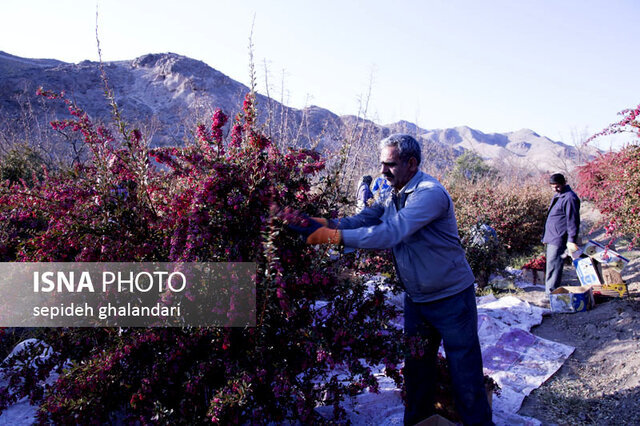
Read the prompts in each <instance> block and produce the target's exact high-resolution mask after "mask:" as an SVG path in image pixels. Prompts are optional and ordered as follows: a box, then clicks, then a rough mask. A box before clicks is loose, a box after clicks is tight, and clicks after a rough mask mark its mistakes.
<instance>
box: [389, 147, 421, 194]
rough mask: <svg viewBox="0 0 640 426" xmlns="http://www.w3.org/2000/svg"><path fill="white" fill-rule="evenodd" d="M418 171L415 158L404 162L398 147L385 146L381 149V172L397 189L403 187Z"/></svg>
mask: <svg viewBox="0 0 640 426" xmlns="http://www.w3.org/2000/svg"><path fill="white" fill-rule="evenodd" d="M417 171H418V165H417V161H416V159H415V158H410V159H409V161H407V162H403V161H401V160H400V157H399V156H398V148H397V147H395V146H385V147H384V148H382V150H381V151H380V172H381V173H382V174H383V175H384V177H385V178H387V180H388V181H389V183H390V184H391V186H393V187H394V188H396V189H397V190H400V189H402V188H403V187H404V186H405V185H406V184H407V182H409V181H410V180H411V178H412V177H413V176H414V175H415V174H416V172H417Z"/></svg>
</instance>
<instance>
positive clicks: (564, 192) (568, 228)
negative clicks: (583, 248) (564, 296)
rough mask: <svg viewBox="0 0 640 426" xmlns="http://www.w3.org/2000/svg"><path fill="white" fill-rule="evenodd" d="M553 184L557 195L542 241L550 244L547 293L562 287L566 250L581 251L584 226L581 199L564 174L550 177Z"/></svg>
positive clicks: (551, 206)
mask: <svg viewBox="0 0 640 426" xmlns="http://www.w3.org/2000/svg"><path fill="white" fill-rule="evenodd" d="M549 184H550V185H551V188H552V189H553V190H554V191H555V195H554V196H553V198H552V199H551V204H550V205H549V211H548V213H547V220H546V222H545V226H544V236H543V237H542V242H543V243H545V244H546V245H547V248H546V258H547V270H546V276H545V291H546V293H547V294H549V293H551V292H552V291H553V290H555V289H557V288H558V287H560V286H561V284H562V269H563V267H564V258H565V256H566V255H565V252H568V253H569V254H572V253H574V252H576V251H577V250H578V248H579V247H578V242H579V240H578V231H579V229H580V199H579V198H578V196H577V195H576V193H575V192H573V190H572V189H571V187H570V186H569V185H567V181H566V179H565V177H564V176H563V175H562V174H560V173H554V174H552V175H551V176H550V177H549Z"/></svg>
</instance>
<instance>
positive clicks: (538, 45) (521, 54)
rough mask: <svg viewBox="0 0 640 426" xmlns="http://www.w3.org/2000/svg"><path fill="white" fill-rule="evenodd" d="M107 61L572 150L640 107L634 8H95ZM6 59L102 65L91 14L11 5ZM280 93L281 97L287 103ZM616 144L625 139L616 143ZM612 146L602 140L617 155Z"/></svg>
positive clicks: (81, 1) (35, 3) (254, 0)
mask: <svg viewBox="0 0 640 426" xmlns="http://www.w3.org/2000/svg"><path fill="white" fill-rule="evenodd" d="M98 10H99V14H98V31H99V35H100V45H101V49H102V56H103V60H107V61H108V60H120V59H133V58H135V57H138V56H140V55H143V54H146V53H160V52H175V53H179V54H182V55H185V56H189V57H192V58H194V59H199V60H202V61H204V62H206V63H207V64H208V65H210V66H212V67H213V68H216V69H218V70H219V71H221V72H223V73H225V74H227V75H228V76H230V77H231V78H233V79H235V80H238V81H241V82H243V83H245V84H248V82H249V71H248V68H249V53H248V52H249V49H248V45H249V36H250V34H251V31H252V29H253V37H252V40H253V46H254V48H253V51H254V63H255V67H256V71H257V89H258V91H259V92H261V93H263V94H266V92H267V90H266V88H267V82H268V85H269V94H270V95H271V96H273V97H274V98H276V99H278V100H280V99H283V100H284V101H285V103H286V104H288V105H290V106H293V107H297V108H302V107H304V106H306V105H319V106H321V107H324V108H327V109H330V110H331V111H333V112H335V113H338V114H357V113H358V112H359V111H360V110H361V109H362V104H363V101H364V100H368V104H367V105H368V107H367V111H366V114H367V117H368V118H371V119H373V120H374V121H376V122H379V123H381V124H386V123H390V122H394V121H398V120H401V119H404V120H407V121H411V122H414V123H417V124H418V125H419V126H421V127H424V128H427V129H435V128H446V127H455V126H460V125H467V126H470V127H472V128H475V129H477V130H480V131H483V132H485V133H491V132H508V131H516V130H519V129H521V128H530V129H533V130H535V131H536V132H538V133H540V134H542V135H545V136H548V137H550V138H551V139H554V140H562V141H564V142H565V143H573V142H575V141H576V140H577V139H579V138H580V137H581V136H582V135H585V134H590V133H594V132H596V131H599V130H601V129H602V128H603V127H605V126H606V125H607V124H609V123H611V122H613V121H615V120H616V119H617V118H618V116H617V112H618V111H620V110H622V109H625V108H629V107H635V106H636V105H638V103H640V78H638V75H639V74H638V73H639V70H640V55H638V53H637V45H638V41H639V40H640V25H638V23H637V22H638V18H639V17H640V2H638V1H636V0H608V1H604V0H602V1H594V0H581V1H573V0H528V1H525V0H502V1H500V0H495V1H494V0H483V1H478V0H460V1H456V0H449V1H445V0H423V1H419V0H415V1H408V0H407V1H402V0H399V1H394V2H390V1H378V0H370V1H355V0H342V1H339V0H323V1H321V2H318V1H307V0H297V1H293V0H288V1H285V0H271V1H268V0H244V1H240V0H232V1H228V0H209V1H204V0H203V1H189V0H183V1H180V2H178V1H165V0H155V1H142V0H128V1H123V0H100V1H99V2H98ZM0 16H1V17H2V18H1V19H2V25H0V50H4V51H6V52H8V53H11V54H14V55H18V56H23V57H32V58H55V59H60V60H63V61H67V62H80V61H82V60H85V59H89V60H97V58H98V54H97V48H96V36H95V34H96V2H94V1H91V0H56V1H51V0H4V1H3V2H2V5H0ZM282 88H284V90H282ZM618 142H620V140H618ZM610 143H611V142H610V141H602V142H601V146H602V147H605V148H608V146H609V145H610Z"/></svg>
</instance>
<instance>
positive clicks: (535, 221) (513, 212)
mask: <svg viewBox="0 0 640 426" xmlns="http://www.w3.org/2000/svg"><path fill="white" fill-rule="evenodd" d="M445 185H446V186H447V189H448V190H449V192H450V194H451V198H452V199H453V202H454V205H455V208H456V219H457V221H458V228H459V231H460V236H461V238H462V240H463V242H464V245H465V247H469V246H470V245H471V244H470V243H472V242H473V240H474V236H475V234H474V230H477V227H478V225H482V224H486V225H488V226H490V227H491V228H493V229H494V230H495V232H496V235H497V240H498V243H499V245H495V244H493V245H492V247H493V246H495V247H494V249H493V252H495V256H496V257H499V256H502V257H503V258H504V259H506V258H508V257H510V256H514V255H519V254H523V253H528V252H530V251H531V250H532V249H533V248H534V247H536V246H538V245H540V244H541V239H542V234H543V231H544V223H545V220H546V214H547V207H548V203H549V199H550V198H551V194H550V193H549V192H548V189H547V185H543V184H541V183H540V182H536V181H535V180H530V181H527V182H522V183H518V185H514V184H513V182H508V181H504V180H501V179H500V178H497V177H488V178H483V179H477V180H476V181H471V180H467V179H462V180H461V179H455V178H454V179H451V178H449V179H446V180H445ZM469 255H470V252H469V250H468V252H467V256H468V257H469ZM472 257H473V255H471V258H469V262H470V263H472V264H473V263H474V259H473V258H472ZM498 262H499V263H504V260H502V261H498ZM496 267H498V265H496Z"/></svg>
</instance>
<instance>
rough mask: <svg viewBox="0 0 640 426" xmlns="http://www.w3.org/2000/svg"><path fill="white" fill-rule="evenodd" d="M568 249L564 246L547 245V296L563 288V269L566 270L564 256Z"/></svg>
mask: <svg viewBox="0 0 640 426" xmlns="http://www.w3.org/2000/svg"><path fill="white" fill-rule="evenodd" d="M566 249H567V248H566V246H564V245H563V246H556V245H553V244H547V254H546V256H547V271H546V274H545V291H546V293H547V294H549V293H551V292H552V291H553V290H555V289H556V288H558V287H560V286H562V269H563V268H564V259H563V258H562V255H563V254H564V252H565V250H566Z"/></svg>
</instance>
